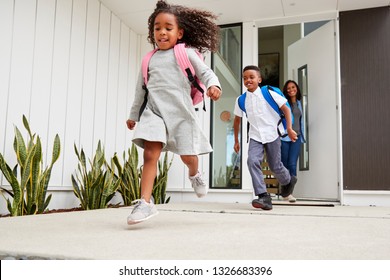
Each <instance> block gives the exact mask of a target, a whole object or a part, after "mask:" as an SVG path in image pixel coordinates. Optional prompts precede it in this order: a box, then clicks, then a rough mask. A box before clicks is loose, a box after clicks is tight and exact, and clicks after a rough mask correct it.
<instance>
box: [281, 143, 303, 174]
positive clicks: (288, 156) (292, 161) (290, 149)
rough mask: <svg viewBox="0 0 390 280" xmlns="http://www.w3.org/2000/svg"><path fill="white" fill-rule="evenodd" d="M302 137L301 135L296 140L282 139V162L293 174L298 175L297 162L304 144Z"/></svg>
mask: <svg viewBox="0 0 390 280" xmlns="http://www.w3.org/2000/svg"><path fill="white" fill-rule="evenodd" d="M301 137H302V136H301V135H299V136H298V139H297V141H295V142H292V141H282V162H283V165H284V166H285V167H286V168H287V169H288V171H289V172H290V175H293V176H297V162H298V157H299V153H300V151H301V146H302V142H301V139H302V138H301Z"/></svg>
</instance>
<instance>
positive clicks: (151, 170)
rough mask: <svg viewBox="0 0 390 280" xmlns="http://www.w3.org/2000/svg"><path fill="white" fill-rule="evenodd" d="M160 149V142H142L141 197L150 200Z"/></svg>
mask: <svg viewBox="0 0 390 280" xmlns="http://www.w3.org/2000/svg"><path fill="white" fill-rule="evenodd" d="M161 150H162V143H161V142H149V141H145V143H144V167H143V170H142V176H141V197H143V198H144V199H145V201H146V202H150V197H151V196H152V192H153V184H154V179H155V178H156V176H157V162H158V160H159V158H160V155H161Z"/></svg>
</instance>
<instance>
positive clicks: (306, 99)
mask: <svg viewBox="0 0 390 280" xmlns="http://www.w3.org/2000/svg"><path fill="white" fill-rule="evenodd" d="M335 34H336V22H335V21H334V20H331V21H321V22H315V23H311V24H308V23H305V24H292V25H285V26H275V27H265V28H259V30H258V38H259V42H258V46H259V52H258V54H259V58H258V59H259V66H260V68H268V69H271V70H273V72H274V73H277V74H278V77H277V78H275V77H272V79H268V81H269V82H272V83H274V85H277V86H279V87H280V88H283V84H284V81H287V80H288V79H291V80H295V81H296V82H298V84H299V86H300V88H301V91H302V93H303V106H304V112H303V114H304V120H305V121H304V126H305V128H306V129H305V138H306V140H307V142H306V143H305V144H303V146H302V147H301V155H300V158H299V162H298V167H299V168H298V170H297V172H298V174H297V175H298V183H297V185H296V187H295V190H294V195H295V196H296V197H298V198H302V199H315V200H329V201H339V200H340V189H339V182H340V180H339V170H340V169H339V160H338V158H339V156H338V155H339V149H338V147H339V142H338V135H339V134H338V130H339V128H338V119H339V111H338V102H337V100H338V98H337V97H338V90H337V73H338V70H337V69H338V68H337V63H336V61H337V59H336V36H335ZM273 65H276V66H273ZM263 71H264V70H263ZM267 74H269V72H268V73H263V75H267Z"/></svg>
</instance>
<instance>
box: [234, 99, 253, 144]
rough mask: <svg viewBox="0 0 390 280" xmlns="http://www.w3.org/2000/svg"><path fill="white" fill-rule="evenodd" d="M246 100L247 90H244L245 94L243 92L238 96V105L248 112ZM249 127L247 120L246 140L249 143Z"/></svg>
mask: <svg viewBox="0 0 390 280" xmlns="http://www.w3.org/2000/svg"><path fill="white" fill-rule="evenodd" d="M245 100H246V92H244V93H243V94H241V95H240V96H239V97H238V99H237V103H238V107H240V109H241V111H243V112H244V113H245V114H246V108H245ZM247 117H248V115H247ZM249 127H250V123H249V122H248V121H247V122H246V142H247V143H248V142H249Z"/></svg>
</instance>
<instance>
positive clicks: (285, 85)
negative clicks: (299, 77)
mask: <svg viewBox="0 0 390 280" xmlns="http://www.w3.org/2000/svg"><path fill="white" fill-rule="evenodd" d="M289 83H293V84H294V85H295V86H296V87H297V95H296V97H297V100H301V99H302V94H301V89H300V88H299V86H298V84H297V82H295V81H293V80H288V81H286V82H285V83H284V86H283V94H284V97H286V98H287V100H288V103H289V104H290V105H292V104H291V97H290V95H288V93H287V86H288V84H289Z"/></svg>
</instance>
